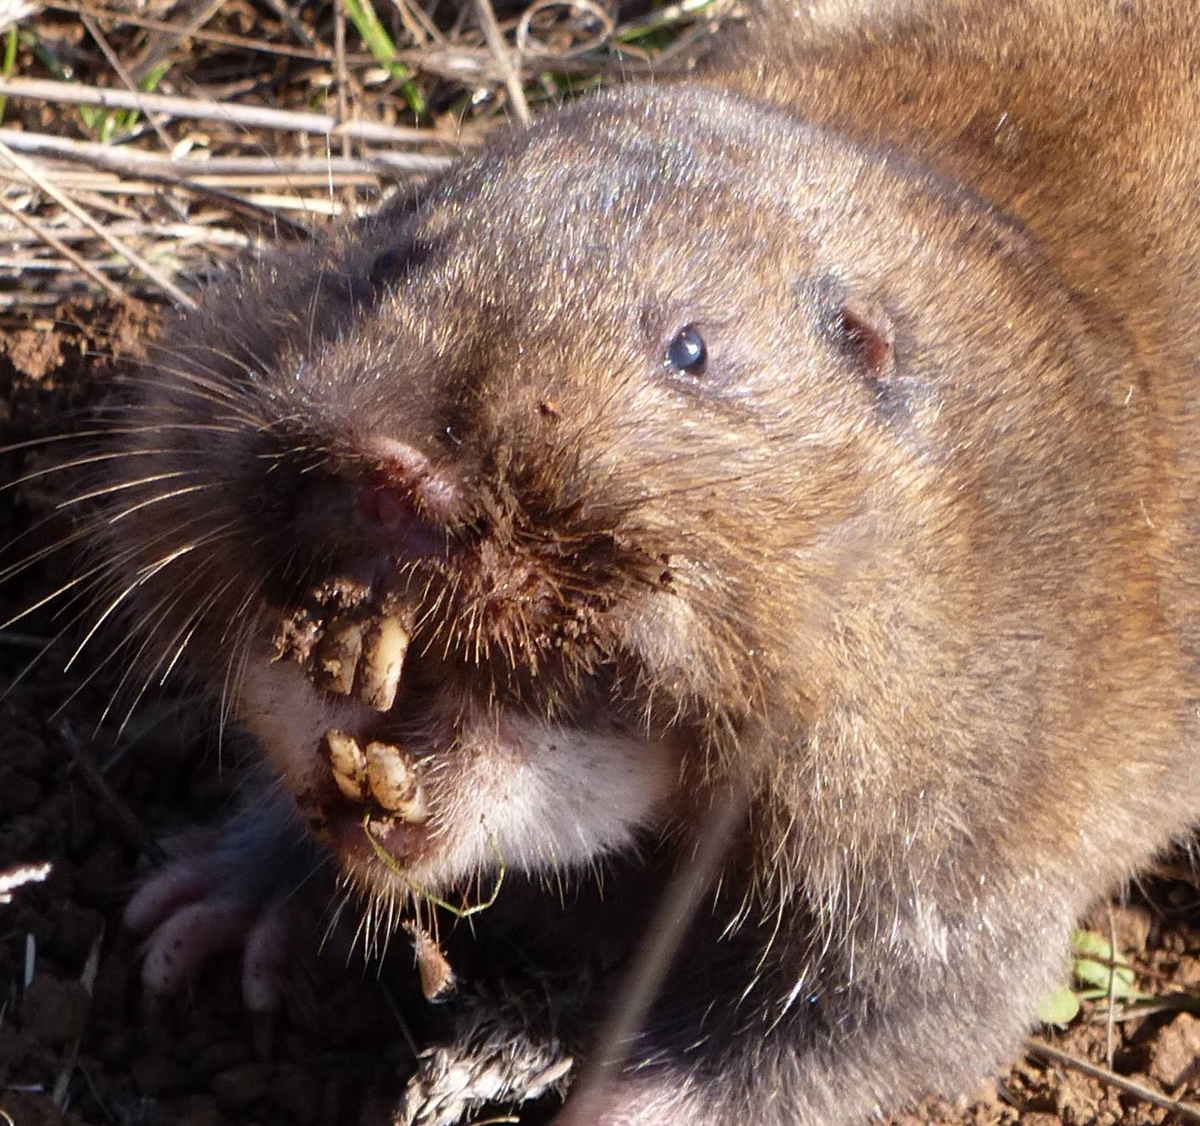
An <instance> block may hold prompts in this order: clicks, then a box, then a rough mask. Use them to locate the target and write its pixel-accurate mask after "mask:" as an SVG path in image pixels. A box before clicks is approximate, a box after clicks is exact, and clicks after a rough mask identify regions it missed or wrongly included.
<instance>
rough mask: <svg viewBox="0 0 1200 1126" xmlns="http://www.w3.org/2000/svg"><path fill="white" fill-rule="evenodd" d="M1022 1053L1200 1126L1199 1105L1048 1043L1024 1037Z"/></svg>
mask: <svg viewBox="0 0 1200 1126" xmlns="http://www.w3.org/2000/svg"><path fill="white" fill-rule="evenodd" d="M1025 1050H1026V1051H1027V1052H1028V1053H1029V1054H1030V1055H1032V1056H1037V1057H1038V1058H1039V1059H1043V1060H1049V1061H1050V1062H1051V1063H1057V1064H1059V1065H1061V1066H1062V1067H1069V1068H1071V1069H1072V1070H1074V1071H1078V1072H1079V1073H1080V1074H1082V1075H1087V1076H1090V1077H1091V1078H1092V1079H1098V1080H1099V1081H1100V1082H1101V1083H1107V1084H1108V1085H1109V1086H1111V1087H1116V1088H1117V1090H1119V1091H1124V1092H1125V1093H1126V1094H1129V1095H1134V1096H1136V1097H1137V1098H1139V1099H1144V1100H1145V1101H1146V1102H1148V1103H1152V1104H1153V1105H1154V1106H1160V1107H1162V1108H1163V1109H1164V1110H1169V1111H1171V1112H1172V1113H1174V1114H1178V1115H1179V1117H1180V1118H1182V1119H1183V1120H1184V1121H1186V1122H1197V1123H1200V1106H1196V1105H1194V1104H1192V1103H1183V1102H1180V1101H1179V1100H1178V1099H1171V1098H1168V1097H1167V1096H1166V1095H1160V1094H1159V1093H1158V1092H1157V1091H1153V1090H1151V1089H1150V1088H1149V1087H1147V1086H1145V1085H1144V1084H1142V1083H1137V1082H1135V1081H1134V1080H1132V1079H1127V1078H1126V1077H1125V1076H1124V1075H1118V1074H1117V1073H1116V1072H1115V1071H1110V1070H1109V1069H1108V1068H1107V1067H1101V1066H1100V1065H1099V1064H1097V1063H1092V1062H1091V1060H1085V1059H1082V1058H1080V1057H1079V1056H1075V1055H1072V1054H1071V1053H1070V1052H1064V1051H1063V1050H1062V1049H1061V1048H1052V1047H1051V1046H1050V1045H1049V1044H1047V1043H1045V1042H1043V1041H1041V1040H1035V1039H1033V1037H1027V1038H1026V1040H1025Z"/></svg>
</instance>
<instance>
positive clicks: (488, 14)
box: [475, 0, 531, 127]
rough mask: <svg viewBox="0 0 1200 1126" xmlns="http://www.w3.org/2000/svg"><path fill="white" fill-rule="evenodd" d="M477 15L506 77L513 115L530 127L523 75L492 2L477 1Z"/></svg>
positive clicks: (484, 36)
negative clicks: (505, 38) (506, 41)
mask: <svg viewBox="0 0 1200 1126" xmlns="http://www.w3.org/2000/svg"><path fill="white" fill-rule="evenodd" d="M475 13H476V15H477V16H478V17H479V27H480V30H482V32H483V38H484V39H485V40H486V41H487V45H488V50H490V51H491V52H492V55H493V57H494V58H495V60H496V65H497V66H499V67H500V73H501V74H503V75H504V85H505V88H506V89H507V90H508V100H509V103H510V104H511V105H512V108H513V114H514V115H515V116H516V119H517V120H518V121H519V122H520V123H521V124H522V125H524V126H526V127H528V125H529V122H530V120H531V118H530V116H529V103H528V102H527V101H526V100H525V90H524V89H523V88H522V86H521V75H520V73H519V71H518V68H517V66H516V65H515V64H514V63H513V56H512V52H511V51H510V50H509V49H508V44H507V43H505V41H504V36H503V35H502V34H501V32H500V25H499V24H498V23H497V22H496V13H495V12H494V11H493V10H492V0H475Z"/></svg>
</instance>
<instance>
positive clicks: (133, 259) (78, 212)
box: [0, 141, 196, 309]
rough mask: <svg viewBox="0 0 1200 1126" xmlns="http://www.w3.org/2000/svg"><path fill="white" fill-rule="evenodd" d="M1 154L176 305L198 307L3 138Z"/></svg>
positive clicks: (186, 307) (0, 145)
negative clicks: (48, 179) (18, 153)
mask: <svg viewBox="0 0 1200 1126" xmlns="http://www.w3.org/2000/svg"><path fill="white" fill-rule="evenodd" d="M0 156H3V157H4V159H5V160H7V161H8V162H9V164H11V165H12V166H13V167H14V168H16V169H18V170H19V171H21V172H23V173H25V175H26V176H27V177H29V180H30V181H31V182H32V183H33V184H35V185H36V186H37V187H38V188H40V189H41V190H42V191H43V192H45V193H46V194H47V195H48V196H49V197H50V198H51V199H53V200H54V201H55V203H57V204H58V205H59V206H60V207H62V208H64V209H65V210H67V211H69V212H70V213H71V214H72V215H74V216H75V218H76V219H78V220H79V221H80V222H81V223H83V224H85V225H86V226H88V227H91V228H92V230H93V231H95V232H96V234H97V235H99V236H100V238H102V239H103V240H104V241H105V242H106V243H108V245H109V246H110V247H111V248H112V249H113V250H114V251H115V252H116V253H117V254H119V255H120V256H121V257H122V258H124V259H125V261H126V262H128V263H129V264H130V265H131V266H134V267H135V268H137V269H139V270H141V271H142V273H143V274H145V275H146V277H148V278H149V279H150V280H151V281H153V282H154V283H155V285H157V286H158V287H159V288H160V289H161V290H162V291H163V292H164V293H166V294H167V295H168V296H169V297H170V298H171V299H172V300H173V301H174V302H175V303H176V304H178V305H182V306H183V307H184V308H185V309H194V308H195V307H196V303H195V302H194V301H193V300H192V299H191V298H190V297H189V296H188V295H187V294H186V293H184V292H183V290H182V289H180V288H179V286H177V285H176V284H175V283H174V282H173V281H171V279H170V278H168V277H166V276H165V275H164V274H162V273H161V272H160V271H159V270H157V269H155V267H153V266H151V265H150V263H149V262H147V261H146V260H145V259H144V258H143V257H142V256H141V255H140V254H138V253H137V252H136V251H134V250H131V249H130V248H129V247H128V246H126V245H125V244H124V243H123V242H121V240H120V239H117V238H114V237H113V236H112V235H110V234H109V233H108V232H107V231H106V230H105V229H104V228H103V227H102V226H101V225H100V224H99V223H97V222H96V221H95V220H94V219H93V218H92V217H91V216H90V215H89V214H88V213H87V212H86V211H84V210H83V208H82V207H79V206H78V205H77V204H76V203H75V201H74V200H72V199H71V198H70V197H69V196H67V195H64V194H63V193H62V192H60V191H59V190H58V188H56V187H55V186H54V185H53V184H51V183H49V182H48V181H47V180H46V178H45V177H44V176H43V175H42V174H41V173H40V172H39V171H38V169H37V168H35V167H34V166H33V165H32V164H30V163H29V161H27V160H26V159H25V158H24V157H23V156H18V155H17V153H15V152H13V151H12V149H10V148H9V147H8V146H7V145H6V144H5V143H4V142H3V141H0Z"/></svg>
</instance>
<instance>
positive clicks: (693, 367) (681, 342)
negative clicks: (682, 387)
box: [664, 325, 708, 376]
mask: <svg viewBox="0 0 1200 1126" xmlns="http://www.w3.org/2000/svg"><path fill="white" fill-rule="evenodd" d="M664 362H665V363H666V365H667V367H669V368H674V370H675V371H678V372H682V373H683V374H684V375H690V376H701V375H703V374H704V369H705V367H706V366H707V364H708V348H707V347H706V346H705V344H704V337H703V336H701V335H700V330H699V329H697V328H696V326H695V325H684V326H683V328H681V329H680V330H679V332H678V334H677V335H676V337H675V339H674V340H672V341H671V343H670V344H668V345H667V354H666V356H665V357H664Z"/></svg>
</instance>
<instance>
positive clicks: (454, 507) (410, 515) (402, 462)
mask: <svg viewBox="0 0 1200 1126" xmlns="http://www.w3.org/2000/svg"><path fill="white" fill-rule="evenodd" d="M366 452H367V453H368V454H371V455H374V456H375V457H376V458H378V461H377V463H376V466H375V472H374V473H372V474H371V475H370V476H369V478H368V480H367V481H366V482H364V487H363V489H362V491H361V492H360V494H359V511H360V512H361V513H362V515H363V516H364V517H365V518H366V519H367V520H368V521H369V522H370V523H372V524H375V525H376V526H377V529H378V531H379V533H380V536H381V538H382V540H383V542H384V544H385V545H386V548H387V549H388V550H390V551H392V552H394V553H395V554H396V555H398V556H400V557H404V556H409V557H412V556H425V555H430V554H441V553H444V552H445V551H446V548H447V546H448V543H447V526H448V525H449V524H451V523H452V522H453V520H454V518H455V516H456V515H457V513H458V511H459V507H460V506H459V492H458V490H457V489H456V488H455V486H454V485H453V484H452V483H451V482H450V481H449V480H447V478H446V477H445V476H444V475H442V474H440V473H438V472H437V471H436V470H435V469H434V467H433V465H432V463H431V462H430V460H429V458H428V457H426V455H425V454H423V453H421V451H420V450H418V449H415V448H414V447H413V446H410V445H408V444H407V443H405V442H399V441H396V440H395V439H392V438H377V439H373V440H371V441H370V442H368V443H367V444H366Z"/></svg>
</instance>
